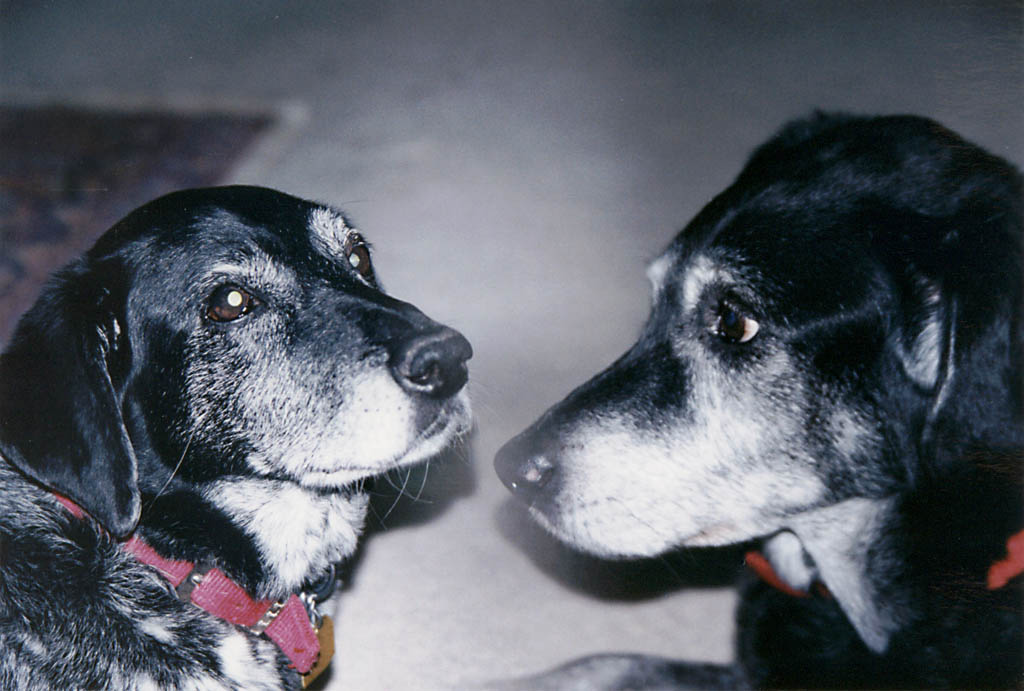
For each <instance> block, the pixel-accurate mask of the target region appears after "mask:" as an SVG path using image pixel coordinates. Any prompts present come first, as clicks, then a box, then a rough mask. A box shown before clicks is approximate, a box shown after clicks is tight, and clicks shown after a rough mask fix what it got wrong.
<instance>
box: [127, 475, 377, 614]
mask: <svg viewBox="0 0 1024 691" xmlns="http://www.w3.org/2000/svg"><path fill="white" fill-rule="evenodd" d="M367 507H368V497H367V496H366V495H365V494H362V493H356V492H350V491H341V492H322V491H317V490H312V489H306V488H303V487H300V486H299V485H296V484H295V483H292V482H288V481H285V480H272V479H261V478H251V477H244V478H242V477H238V478H223V479H219V480H214V481H211V482H208V483H204V484H202V485H201V486H200V487H199V491H198V493H197V494H194V493H192V492H191V491H189V492H178V491H172V492H167V493H165V494H164V495H162V496H160V497H159V499H157V500H154V501H149V502H147V499H146V497H145V495H144V497H143V515H142V522H141V524H140V525H139V529H138V531H139V533H140V534H142V536H143V537H145V538H146V539H147V540H148V541H149V542H150V543H152V544H153V545H154V546H155V547H156V548H157V549H159V550H161V552H163V553H166V554H167V555H168V556H172V557H174V558H184V559H189V560H192V561H197V562H198V561H213V562H214V563H216V564H218V565H220V566H221V567H222V568H224V570H225V571H226V572H228V573H230V574H231V575H232V577H233V578H235V579H236V580H238V582H239V583H241V584H242V585H243V586H244V587H245V588H246V589H248V590H250V591H251V592H252V594H253V596H255V597H259V598H270V599H277V598H280V597H285V596H287V595H288V594H289V593H293V592H296V591H298V590H299V589H301V588H302V587H303V585H308V583H309V582H310V581H313V580H316V579H317V578H318V577H320V576H321V575H323V574H324V573H325V572H326V571H327V570H328V569H329V568H330V566H331V565H333V564H335V563H337V562H340V561H343V560H344V559H345V558H347V557H349V556H351V555H352V554H353V553H354V552H355V550H356V545H357V541H358V538H359V534H360V533H361V532H362V526H363V522H364V519H365V516H366V512H367Z"/></svg>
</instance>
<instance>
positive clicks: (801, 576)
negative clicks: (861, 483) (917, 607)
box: [764, 497, 910, 653]
mask: <svg viewBox="0 0 1024 691" xmlns="http://www.w3.org/2000/svg"><path fill="white" fill-rule="evenodd" d="M896 503H897V500H896V498H895V497H887V498H882V499H867V498H862V497H858V498H854V499H847V500H845V501H842V502H839V503H838V504H833V505H832V506H828V507H825V508H822V509H816V510H814V511H808V512H805V513H802V514H799V515H798V516H795V517H793V518H792V519H790V521H789V524H788V526H787V528H788V530H787V531H784V532H781V533H779V534H777V535H775V536H774V537H772V538H771V539H769V540H768V541H767V543H766V544H765V547H764V552H765V555H766V556H767V558H768V560H769V561H770V562H771V564H772V566H773V567H774V568H775V571H776V573H777V574H778V575H779V577H780V578H781V579H782V580H783V581H784V582H785V583H786V584H787V585H789V586H791V587H793V588H795V589H797V590H807V589H809V587H810V586H811V584H812V583H813V582H815V581H820V582H821V583H823V584H824V585H825V586H826V587H827V588H828V591H829V592H830V593H831V594H832V596H833V597H834V598H835V600H836V602H838V603H839V606H840V607H841V608H842V610H843V612H844V613H845V614H846V616H847V618H848V619H849V620H850V623H851V624H852V625H853V627H854V628H855V629H856V630H857V633H858V634H859V635H860V637H861V639H862V640H863V641H864V643H865V645H867V646H868V648H870V649H871V650H874V651H875V652H879V653H880V652H882V651H884V650H885V649H886V647H888V645H889V639H890V638H891V637H892V635H893V634H894V633H895V632H896V631H898V630H899V629H900V628H901V627H902V626H904V625H905V624H906V623H907V619H908V617H909V616H910V613H909V612H906V611H904V609H903V608H902V607H900V605H899V603H900V600H901V598H900V597H899V596H898V594H897V593H895V592H894V591H895V590H897V589H898V587H899V586H898V585H895V586H894V583H897V584H898V576H899V574H892V573H889V571H888V569H887V565H886V564H885V563H884V562H885V549H886V546H885V544H884V534H883V526H884V525H885V524H886V521H887V519H888V517H889V516H890V515H891V514H892V512H893V511H894V510H895V506H896ZM808 556H809V557H810V559H808V558H807V557H808ZM893 563H898V562H896V561H894V562H893ZM894 576H896V579H895V580H894V579H893V577H894ZM883 582H884V583H886V584H887V585H886V586H885V588H884V592H883V588H882V587H881V585H880V584H881V583H883Z"/></svg>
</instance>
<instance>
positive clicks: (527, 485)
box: [494, 433, 555, 504]
mask: <svg viewBox="0 0 1024 691" xmlns="http://www.w3.org/2000/svg"><path fill="white" fill-rule="evenodd" d="M530 442H531V439H530V437H529V436H528V433H524V434H521V435H519V436H518V437H516V438H515V439H513V440H512V441H510V442H508V443H507V444H505V445H504V446H503V447H501V449H499V450H498V454H497V455H496V456H495V457H494V470H495V471H496V472H497V473H498V477H499V478H501V481H502V482H503V483H504V484H505V486H506V487H508V488H509V489H510V490H512V494H514V495H515V496H516V497H517V498H518V499H521V500H522V501H524V502H526V503H527V504H532V503H533V502H534V500H535V499H536V498H537V495H538V494H539V493H540V491H541V490H542V489H544V487H545V486H546V485H547V484H548V482H549V481H550V480H551V477H552V476H553V475H554V473H555V466H554V464H553V463H552V462H551V461H550V460H549V459H548V457H547V456H545V455H544V454H543V453H538V452H531V447H532V444H531V443H530Z"/></svg>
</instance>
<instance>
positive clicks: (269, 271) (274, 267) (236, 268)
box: [209, 255, 296, 288]
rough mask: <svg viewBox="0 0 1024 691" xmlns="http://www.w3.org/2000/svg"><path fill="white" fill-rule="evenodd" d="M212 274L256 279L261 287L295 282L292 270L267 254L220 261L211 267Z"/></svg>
mask: <svg viewBox="0 0 1024 691" xmlns="http://www.w3.org/2000/svg"><path fill="white" fill-rule="evenodd" d="M209 273H210V275H211V276H223V277H228V278H233V279H235V280H243V281H254V282H255V283H256V284H258V285H259V286H261V287H265V288H266V287H272V286H273V287H277V288H283V287H285V286H289V285H292V284H294V283H295V281H296V277H295V274H294V273H292V271H291V270H290V269H288V268H286V267H283V266H281V265H280V264H279V263H278V262H275V261H273V260H271V259H270V257H267V256H262V255H259V256H255V257H253V258H252V259H251V260H249V261H242V262H220V263H218V264H214V265H213V266H212V267H210V272H209Z"/></svg>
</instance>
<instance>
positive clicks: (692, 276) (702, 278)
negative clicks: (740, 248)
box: [683, 255, 720, 311]
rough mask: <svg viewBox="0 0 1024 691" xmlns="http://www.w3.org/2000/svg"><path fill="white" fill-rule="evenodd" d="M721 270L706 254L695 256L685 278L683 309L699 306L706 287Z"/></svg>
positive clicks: (688, 309)
mask: <svg viewBox="0 0 1024 691" xmlns="http://www.w3.org/2000/svg"><path fill="white" fill-rule="evenodd" d="M719 275H720V270H719V269H718V267H716V266H715V265H714V264H713V263H712V261H711V260H710V259H709V258H708V257H706V256H703V255H701V256H698V257H695V258H694V260H693V263H692V264H690V267H689V269H688V270H687V272H686V278H685V279H684V280H683V309H685V310H687V311H690V310H693V309H695V308H696V307H697V302H698V301H699V300H700V295H701V293H702V292H703V291H704V288H705V287H706V286H707V285H708V284H709V283H711V282H712V281H714V280H715V279H716V278H718V277H719Z"/></svg>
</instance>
